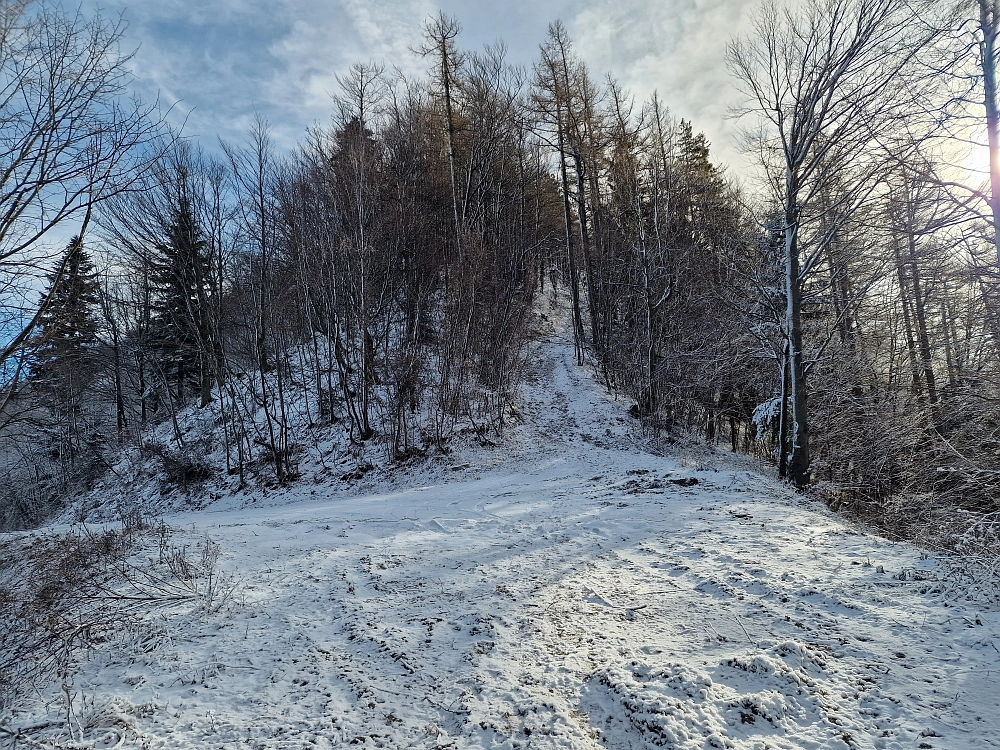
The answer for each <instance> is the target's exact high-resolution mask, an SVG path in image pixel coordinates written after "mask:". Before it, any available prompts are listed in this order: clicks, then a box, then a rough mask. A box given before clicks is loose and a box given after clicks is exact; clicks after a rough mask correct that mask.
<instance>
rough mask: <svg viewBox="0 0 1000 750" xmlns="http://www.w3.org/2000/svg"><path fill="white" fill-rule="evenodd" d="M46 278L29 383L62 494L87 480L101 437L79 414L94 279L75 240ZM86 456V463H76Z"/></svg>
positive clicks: (91, 364) (92, 352) (92, 326)
mask: <svg viewBox="0 0 1000 750" xmlns="http://www.w3.org/2000/svg"><path fill="white" fill-rule="evenodd" d="M48 278H49V283H50V286H49V289H48V291H47V292H46V293H45V294H44V295H43V296H42V311H41V314H40V316H39V321H38V328H37V330H36V332H35V335H34V336H33V337H32V339H31V344H32V348H33V350H34V351H33V354H32V356H31V360H30V364H29V367H30V374H29V376H28V384H29V386H30V387H31V389H32V392H33V394H34V395H35V398H36V399H37V403H38V404H39V405H40V406H42V407H44V408H45V409H46V410H47V411H48V417H47V418H46V419H45V420H44V421H42V422H41V425H42V426H43V430H44V433H45V434H46V435H47V436H48V441H47V448H48V449H50V450H51V453H50V457H51V458H52V459H53V460H54V461H56V462H58V464H59V465H60V466H61V469H60V471H59V474H58V476H59V482H60V485H61V487H62V489H63V490H65V489H66V487H67V486H69V485H68V483H69V482H72V481H74V480H76V479H79V478H83V477H85V476H86V474H87V472H89V471H90V470H91V469H92V468H93V466H94V459H95V457H96V456H97V454H98V452H99V450H100V436H99V434H98V433H96V432H95V431H93V430H92V429H91V427H92V424H93V423H92V421H90V420H88V418H87V415H86V414H85V413H84V407H85V404H86V399H85V396H86V394H87V392H88V388H89V386H90V385H91V383H92V382H93V381H94V378H95V373H96V371H97V365H98V339H97V331H98V323H97V318H96V316H95V310H96V307H97V304H98V287H97V275H96V274H95V273H94V267H93V264H92V263H91V261H90V258H89V256H88V255H87V253H86V251H85V250H84V248H83V242H82V240H81V239H80V237H74V238H73V239H72V240H70V243H69V245H67V247H66V251H65V253H64V255H63V259H62V262H61V263H60V266H59V270H57V271H56V272H54V273H52V274H50V275H49V277H48ZM85 456H89V458H88V459H87V460H81V459H83V458H84V457H85Z"/></svg>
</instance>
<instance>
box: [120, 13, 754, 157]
mask: <svg viewBox="0 0 1000 750" xmlns="http://www.w3.org/2000/svg"><path fill="white" fill-rule="evenodd" d="M753 4H755V0H582V1H578V2H571V1H569V0H537V1H535V2H530V1H529V2H485V1H483V0H466V1H464V2H463V1H461V0H439V1H438V2H432V1H430V0H374V1H369V2H365V1H364V0H284V1H283V2H275V1H274V0H129V1H128V2H122V1H121V0H116V2H108V3H105V4H104V5H103V8H104V9H105V12H106V13H118V12H124V14H125V18H126V20H127V21H128V23H129V28H128V30H127V32H126V37H125V43H126V46H131V47H138V51H137V54H136V56H135V59H134V63H133V67H134V70H135V72H136V75H137V76H138V81H137V85H138V88H139V90H140V93H141V94H142V95H143V97H144V98H149V97H151V96H156V95H158V96H159V98H160V100H161V101H162V102H164V103H169V104H173V103H176V110H175V112H174V118H175V119H177V118H179V117H185V116H186V118H187V121H186V125H185V133H186V134H188V135H190V136H193V137H196V138H198V139H199V140H201V141H202V142H203V143H204V145H206V146H207V147H209V148H213V147H214V143H215V139H216V136H221V137H223V138H226V139H229V140H234V139H239V138H241V137H242V135H243V133H244V132H245V131H246V128H247V125H248V124H249V122H250V120H251V119H252V117H253V112H254V109H255V108H256V109H257V110H258V111H260V112H261V113H262V114H263V115H264V116H265V117H266V118H267V119H268V121H269V122H270V123H271V126H272V128H273V133H274V136H275V138H276V141H277V142H278V143H279V145H281V146H286V147H288V146H292V145H293V144H294V143H295V142H296V141H297V140H299V139H300V138H301V136H302V134H303V132H304V131H305V129H306V128H307V127H308V126H309V125H311V124H312V123H315V122H326V121H327V120H328V119H329V117H330V114H331V112H332V102H331V100H330V94H331V92H333V91H334V90H335V88H336V81H335V76H336V74H337V73H340V72H343V71H344V70H346V68H347V67H348V66H349V65H350V64H351V63H352V62H355V61H358V60H368V59H375V60H379V61H382V62H385V63H386V64H387V65H388V66H398V67H400V68H402V69H403V70H404V71H405V72H407V73H409V74H417V73H419V72H420V71H421V70H423V69H424V65H425V63H424V61H423V60H421V59H420V58H419V57H417V56H415V55H413V54H412V53H411V52H410V48H411V47H413V46H416V45H418V44H419V43H420V30H421V26H422V24H423V22H424V20H425V19H426V18H427V17H428V16H430V15H432V14H435V13H436V12H437V11H438V9H439V8H440V9H442V10H444V11H445V12H446V13H447V14H449V15H453V16H456V17H457V18H458V19H459V20H460V22H461V23H462V26H463V33H462V35H461V37H460V39H459V44H460V46H462V47H464V48H467V49H476V48H480V47H481V46H482V45H483V44H485V43H490V42H495V41H497V40H501V39H502V40H503V41H504V42H506V44H507V46H508V48H509V52H510V54H509V57H510V59H511V61H512V62H515V63H518V64H523V65H526V66H527V65H530V64H531V62H532V61H533V60H534V58H535V57H536V54H537V51H538V45H539V43H540V42H542V41H543V39H544V37H545V32H546V27H547V25H548V23H549V22H550V21H553V20H555V19H557V18H558V19H561V20H562V21H563V22H564V23H565V24H566V26H567V28H568V29H569V31H570V34H571V36H572V38H573V39H574V42H575V44H576V47H577V51H578V52H579V53H580V55H581V56H582V57H583V59H584V60H585V61H586V62H587V64H588V66H589V67H590V70H591V73H592V75H593V76H594V77H595V78H598V79H600V78H602V77H603V76H604V74H605V73H606V72H610V73H612V74H613V75H614V76H615V77H616V78H617V79H618V80H619V81H620V82H621V83H622V84H623V85H625V86H626V87H628V88H630V89H631V90H632V91H633V93H635V94H636V95H637V96H639V97H640V98H641V97H645V96H647V95H648V94H649V93H651V92H652V91H653V90H654V89H656V90H659V92H660V95H661V97H662V98H663V99H664V101H665V102H666V103H667V105H668V106H669V107H670V108H671V110H672V112H673V113H674V115H675V116H678V117H685V118H687V119H691V120H693V121H694V125H695V128H696V129H699V130H703V131H705V132H706V134H707V135H708V137H709V139H710V140H711V141H712V143H713V150H714V151H715V153H716V156H717V158H721V159H722V160H724V161H726V162H730V163H734V162H736V161H737V160H738V156H737V153H736V150H735V145H734V139H733V135H732V134H733V130H734V124H733V123H732V122H731V121H727V120H726V119H725V116H726V108H727V106H728V105H729V104H730V103H732V101H733V100H734V98H735V96H736V93H735V91H734V90H733V89H732V87H731V85H730V84H729V81H728V76H727V73H726V70H725V64H724V61H723V60H724V51H725V44H726V41H727V40H728V39H729V37H730V36H731V35H732V34H733V33H735V32H737V31H738V30H740V29H741V28H742V27H743V26H744V24H745V23H746V16H747V12H748V10H749V9H750V8H751V6H752V5H753Z"/></svg>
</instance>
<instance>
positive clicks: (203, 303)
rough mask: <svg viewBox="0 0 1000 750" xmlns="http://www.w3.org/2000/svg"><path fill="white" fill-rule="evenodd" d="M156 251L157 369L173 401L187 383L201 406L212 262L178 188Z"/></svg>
mask: <svg viewBox="0 0 1000 750" xmlns="http://www.w3.org/2000/svg"><path fill="white" fill-rule="evenodd" d="M155 250H156V252H155V256H154V259H153V263H152V269H151V270H152V273H151V275H150V280H151V283H152V286H153V291H154V295H153V300H152V303H151V308H152V320H151V323H150V327H151V329H152V334H153V337H152V338H153V348H154V350H155V354H156V357H157V361H158V364H159V368H160V371H161V374H162V376H163V378H164V380H165V381H166V383H167V386H168V387H169V386H171V385H172V386H173V388H174V392H175V394H176V398H177V402H178V403H181V402H183V401H184V399H185V398H186V397H187V392H188V391H187V388H188V386H194V387H198V388H200V389H201V394H202V403H203V405H204V404H205V403H207V401H209V400H211V386H212V382H213V367H212V364H213V363H212V359H213V358H212V351H213V349H212V345H211V341H212V331H211V325H210V323H211V314H210V299H211V262H210V259H209V253H208V244H207V242H206V241H205V239H204V236H203V234H202V231H201V228H200V227H199V226H198V222H197V219H196V218H195V215H194V209H193V207H192V205H191V201H190V200H189V199H188V197H187V196H186V195H185V194H184V193H183V192H182V194H181V196H180V198H179V199H178V203H177V207H176V210H175V212H174V216H173V220H172V222H171V224H170V226H169V227H168V229H167V238H166V242H163V243H161V244H159V245H157V246H156V248H155Z"/></svg>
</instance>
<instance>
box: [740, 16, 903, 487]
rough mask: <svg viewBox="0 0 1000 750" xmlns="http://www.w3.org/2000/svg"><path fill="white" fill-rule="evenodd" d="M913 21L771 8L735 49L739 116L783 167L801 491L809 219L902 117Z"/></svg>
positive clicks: (852, 198)
mask: <svg viewBox="0 0 1000 750" xmlns="http://www.w3.org/2000/svg"><path fill="white" fill-rule="evenodd" d="M909 12H910V10H909V6H908V4H907V3H906V2H905V0H807V2H805V3H803V4H802V6H801V7H800V8H798V9H796V10H790V9H785V8H779V7H778V6H777V5H775V4H774V3H773V2H769V3H768V4H766V5H764V6H763V7H762V9H761V10H760V11H759V12H758V13H757V15H756V17H755V19H754V23H753V30H752V32H751V34H750V35H749V36H746V37H742V38H739V39H737V40H735V41H733V42H732V43H731V44H730V45H729V49H728V56H727V57H728V63H729V67H730V70H731V71H732V73H733V74H734V75H735V77H736V78H737V80H738V81H739V84H740V85H741V88H742V91H743V93H744V95H745V103H744V105H743V106H742V108H741V109H740V110H739V112H740V113H741V114H751V115H755V116H756V117H757V118H758V120H759V122H760V123H761V125H762V130H761V131H760V133H759V135H760V137H761V138H762V139H763V141H764V146H763V148H762V149H761V150H762V152H763V153H766V154H768V155H773V156H774V160H775V162H777V163H776V164H772V165H771V166H770V172H771V173H772V175H775V177H774V179H773V181H772V186H773V188H774V190H775V193H776V196H775V197H776V198H777V199H778V201H779V202H780V205H781V207H782V222H783V226H782V234H783V240H784V263H785V269H784V270H785V303H786V311H785V323H784V327H785V330H784V333H785V336H786V338H787V343H788V367H789V385H790V393H789V399H790V406H791V427H792V429H791V436H790V437H791V439H790V446H789V450H790V454H789V457H788V474H789V478H790V479H791V480H792V482H793V483H794V484H795V485H797V486H802V485H805V484H807V483H808V482H809V465H810V456H809V421H808V416H807V405H806V395H807V394H806V373H807V362H806V353H805V352H804V351H803V336H802V296H803V284H804V281H805V279H806V278H807V277H808V275H809V274H810V273H811V272H812V271H813V270H815V269H816V268H817V267H818V266H819V265H820V264H821V261H822V259H823V257H824V253H823V246H822V243H821V242H820V243H815V242H814V243H806V242H803V238H804V234H805V233H804V232H803V229H804V228H805V227H804V223H805V222H807V221H808V220H809V216H808V213H807V212H806V209H807V208H808V207H810V206H815V204H816V203H817V201H818V200H819V199H820V197H821V195H822V194H823V193H824V191H825V189H826V187H827V186H828V185H829V184H830V181H831V180H833V179H835V177H836V170H835V169H832V168H831V166H832V165H835V164H837V163H844V164H850V165H852V168H856V167H857V165H858V164H860V163H861V162H862V161H864V159H865V156H866V153H870V151H871V148H872V144H873V143H875V142H877V138H878V131H879V128H880V127H882V126H884V124H885V123H886V122H887V121H889V120H891V119H892V118H895V117H899V116H900V109H901V105H902V104H903V102H904V98H903V96H902V93H903V92H904V91H905V86H903V85H902V84H903V83H904V81H903V78H904V72H905V71H906V67H907V64H908V62H909V60H910V59H911V58H912V56H913V54H914V53H915V50H916V49H919V47H920V43H921V40H920V39H919V38H915V36H918V35H916V34H915V33H914V31H913V29H914V28H915V27H914V26H913V25H912V24H908V23H907V20H908V17H909ZM775 173H776V174H775ZM871 189H872V183H871V182H870V181H868V182H865V181H862V182H860V183H858V184H857V185H856V186H855V188H854V189H852V190H849V191H841V193H840V195H841V198H840V200H839V201H838V204H837V207H838V210H839V213H840V214H841V215H842V216H844V215H847V214H848V213H849V212H848V211H846V208H847V207H848V206H849V205H857V204H858V203H859V202H860V201H859V198H860V197H862V196H863V195H864V193H865V191H866V190H871ZM829 208H830V207H827V211H828V210H829ZM824 213H825V212H824V211H820V212H814V213H813V216H814V217H815V218H819V217H820V216H822V215H824Z"/></svg>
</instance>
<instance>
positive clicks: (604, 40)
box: [568, 0, 756, 164]
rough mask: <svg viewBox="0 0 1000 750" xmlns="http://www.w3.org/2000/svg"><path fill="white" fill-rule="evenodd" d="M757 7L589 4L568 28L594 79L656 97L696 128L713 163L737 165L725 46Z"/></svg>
mask: <svg viewBox="0 0 1000 750" xmlns="http://www.w3.org/2000/svg"><path fill="white" fill-rule="evenodd" d="M754 4H756V0H669V2H655V1H654V2H650V1H649V0H591V2H590V3H588V7H586V8H584V9H583V10H581V11H579V12H578V13H577V14H576V15H575V17H573V19H572V20H571V21H570V22H569V23H568V27H569V29H570V33H571V35H572V36H573V37H574V38H575V39H576V47H577V51H578V52H579V54H580V56H581V57H582V58H583V59H584V60H585V61H586V62H587V64H588V67H589V68H590V70H591V73H592V74H593V75H597V76H600V75H603V73H604V72H605V71H608V72H610V73H611V74H612V75H614V76H615V78H617V79H618V81H619V82H620V83H621V84H622V85H623V86H625V87H626V88H628V89H630V90H631V91H632V93H633V94H634V95H635V96H636V97H637V98H639V99H645V98H647V97H648V96H649V95H650V94H652V92H653V91H654V90H656V91H658V92H659V94H660V97H661V99H662V100H663V101H664V102H665V103H666V104H667V106H668V107H670V109H671V111H672V112H673V113H674V115H675V116H677V117H683V118H685V119H688V120H692V121H693V125H694V128H695V130H701V131H704V132H705V134H706V135H707V136H708V138H709V140H710V141H711V142H712V150H713V153H714V154H715V157H716V158H717V159H721V160H722V161H724V162H727V163H731V164H738V163H739V162H740V157H739V155H738V152H737V147H736V142H735V124H734V123H733V122H732V121H730V120H728V119H727V117H726V116H727V109H728V107H729V105H731V104H732V103H733V102H734V101H735V100H736V99H737V98H738V93H737V91H736V89H735V88H734V87H733V86H732V83H731V82H730V78H729V75H728V73H727V71H726V66H725V50H726V43H727V42H728V41H729V39H730V38H731V37H732V36H734V35H735V34H737V33H739V32H740V31H742V30H743V29H744V26H745V23H746V14H747V12H748V11H749V9H750V8H751V7H752V6H753V5H754Z"/></svg>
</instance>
